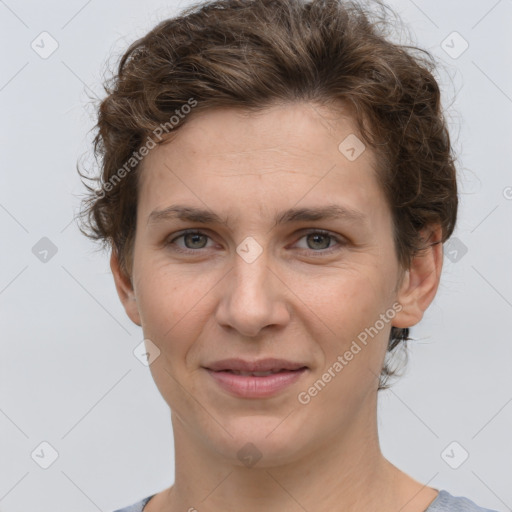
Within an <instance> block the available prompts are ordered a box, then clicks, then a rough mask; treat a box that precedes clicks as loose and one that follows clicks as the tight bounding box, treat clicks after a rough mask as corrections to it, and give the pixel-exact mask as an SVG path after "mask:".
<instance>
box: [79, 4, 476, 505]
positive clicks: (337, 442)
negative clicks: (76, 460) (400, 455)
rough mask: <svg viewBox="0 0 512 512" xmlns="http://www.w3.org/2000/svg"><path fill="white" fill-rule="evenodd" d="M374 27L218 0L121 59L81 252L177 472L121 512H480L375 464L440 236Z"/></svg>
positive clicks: (329, 12)
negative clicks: (153, 391) (160, 421)
mask: <svg viewBox="0 0 512 512" xmlns="http://www.w3.org/2000/svg"><path fill="white" fill-rule="evenodd" d="M381 7H382V8H383V11H382V13H383V14H382V15H381V16H380V17H379V16H376V15H375V13H374V12H373V13H372V12H368V11H367V10H366V9H365V8H364V7H363V6H362V5H359V4H355V3H342V2H341V1H338V0H316V1H313V2H301V1H299V0H278V1H276V0H272V1H270V0H252V1H251V0H249V1H243V0H218V1H216V2H210V3H207V4H199V5H197V6H194V7H192V8H189V9H188V10H187V11H185V12H183V13H182V15H181V16H179V17H177V18H175V19H170V20H166V21H164V22H162V23H160V24H159V25H158V26H157V27H155V28H154V29H153V30H152V31H151V32H150V33H148V34H147V35H146V36H145V37H143V38H141V39H140V40H138V41H136V42H135V43H134V44H133V45H132V46H131V47H130V48H129V49H128V50H127V52H126V53H125V55H124V56H123V58H122V59H121V62H120V65H119V70H118V73H117V75H116V76H115V77H114V80H113V82H112V84H110V85H109V87H107V92H108V95H107V97H106V98H105V99H104V100H103V102H102V103H101V106H100V109H99V118H98V134H97V137H96V140H95V149H96V151H97V154H98V156H99V157H100V159H101V162H102V174H101V176H100V177H99V179H98V183H99V185H100V188H99V189H97V190H94V189H93V188H92V187H90V188H89V190H90V191H91V194H90V197H89V199H88V202H87V203H86V208H85V210H84V212H83V213H84V220H85V229H84V233H86V234H87V235H88V236H91V237H93V238H95V239H98V240H102V241H103V242H104V243H105V244H107V245H108V246H109V247H111V248H112V254H111V268H112V272H113V275H114V280H115V285H116V289H117V292H118V294H119V297H120V299H121V301H122V303H123V305H124V307H125V310H126V312H127V314H128V316H129V318H130V319H131V320H132V321H133V322H134V323H136V324H137V325H139V326H141V327H142V330H143V333H144V338H145V347H146V354H145V355H146V357H147V359H148V364H149V366H150V370H151V373H152V375H153V378H154V380H155V383H156V385H157V386H158V389H159V390H160V392H161V394H162V396H163V398H164V399H165V401H166V402H167V404H168V405H169V407H170V410H171V417H172V426H173V434H174V442H175V454H176V460H175V475H176V477H175V482H174V484H173V485H172V486H171V487H170V488H168V489H165V490H163V491H161V492H159V493H157V494H154V495H152V496H149V497H146V498H145V499H143V500H141V501H140V502H138V503H136V504H134V505H132V506H131V507H128V508H124V509H121V511H124V512H128V511H132V512H133V511H141V510H144V511H145V512H163V511H167V512H174V511H185V510H188V511H196V510H197V511H200V512H203V511H211V512H216V511H223V512H224V511H227V510H243V511H244V512H251V511H261V510H264V511H266V512H273V511H277V510H279V511H280V512H282V511H283V510H286V511H300V510H302V511H304V510H307V511H310V512H313V511H314V512H323V511H327V510H344V511H356V510H357V511H374V510H379V511H380V512H396V511H398V510H400V511H401V512H421V511H428V512H437V511H445V510H460V511H475V512H476V511H483V510H484V509H482V508H480V507H478V506H477V505H475V504H474V503H473V502H472V501H470V500H469V499H467V498H461V497H454V496H453V495H451V494H450V493H449V492H448V491H446V490H442V489H441V490H439V489H435V488H432V487H428V486H426V485H423V484H422V483H420V482H418V481H416V480H414V479H413V478H411V477H410V476H408V475H407V474H405V473H404V472H402V471H400V470H399V469H398V468H397V467H395V466H394V465H392V464H391V463H390V462H389V461H387V460H386V459H385V458H384V457H383V455H382V453H381V451H380V447H379V440H378V431H377V412H376V411H377V395H378V391H379V390H380V389H384V388H385V387H386V386H387V378H388V377H389V376H390V375H392V374H393V370H392V369H391V367H390V365H389V360H388V356H390V355H391V354H392V352H393V351H394V350H395V349H396V347H398V346H400V345H403V343H404V342H405V341H406V340H407V339H408V329H409V328H410V327H411V326H413V325H415V324H417V323H418V322H419V321H420V320H421V318H422V316H423V314H424V312H425V310H426V309H427V308H428V306H429V305H430V303H431V302H432V300H433V298H434V296H435V294H436V291H437V288H438V284H439V279H440V274H441V268H442V256H443V253H442V243H443V242H445V241H446V240H447V239H448V238H449V237H450V235H451V234H452V231H453V229H454V226H455V221H456V215H457V185H456V172H455V165H454V158H453V154H452V148H451V145H450V138H449V134H448V131H447V128H446V124H445V121H444V117H443V114H442V112H441V108H440V91H439V87H438V84H437V83H436V80H435V79H434V77H433V75H432V64H431V61H430V60H429V58H428V57H429V55H428V54H427V53H426V52H425V54H424V55H421V54H420V53H419V52H418V53H417V54H415V53H413V49H410V48H409V49H406V48H404V47H400V46H398V45H396V44H393V43H391V42H389V41H388V40H387V39H386V38H385V36H384V32H383V28H384V27H385V26H386V25H385V23H384V21H385V20H386V17H385V15H384V12H385V10H384V6H381ZM372 16H375V18H372ZM317 244H318V245H317ZM121 511H118V512H121Z"/></svg>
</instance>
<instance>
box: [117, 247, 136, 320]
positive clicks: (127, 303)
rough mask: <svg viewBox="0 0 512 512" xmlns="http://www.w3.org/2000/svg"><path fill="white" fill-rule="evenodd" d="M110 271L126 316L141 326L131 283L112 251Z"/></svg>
mask: <svg viewBox="0 0 512 512" xmlns="http://www.w3.org/2000/svg"><path fill="white" fill-rule="evenodd" d="M110 269H111V270H112V274H113V276H114V283H115V286H116V290H117V294H118V296H119V299H120V300H121V303H122V304H123V306H124V309H125V311H126V314H127V315H128V317H129V318H130V320H131V321H132V322H133V323H134V324H136V325H138V326H141V325H142V322H141V320H140V313H139V308H138V305H137V298H136V296H135V292H134V289H133V285H132V282H131V280H130V278H129V277H128V276H127V275H126V274H125V273H124V272H123V270H122V269H121V267H120V264H119V258H118V256H117V252H116V251H115V250H114V249H113V250H112V254H111V256H110Z"/></svg>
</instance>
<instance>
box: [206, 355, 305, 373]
mask: <svg viewBox="0 0 512 512" xmlns="http://www.w3.org/2000/svg"><path fill="white" fill-rule="evenodd" d="M305 367H306V365H305V364H303V363H295V362H293V361H286V360H285V359H270V358H269V359H259V360H258V361H245V360H243V359H237V358H236V359H223V360H222V361H215V362H214V363H210V364H208V365H206V366H205V368H207V369H209V370H213V371H216V372H219V371H222V370H236V371H241V372H269V371H276V370H298V369H300V368H305Z"/></svg>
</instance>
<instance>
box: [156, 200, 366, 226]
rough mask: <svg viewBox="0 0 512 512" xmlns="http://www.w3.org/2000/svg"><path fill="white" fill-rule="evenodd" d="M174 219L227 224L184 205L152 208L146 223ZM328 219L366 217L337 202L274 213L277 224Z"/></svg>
mask: <svg viewBox="0 0 512 512" xmlns="http://www.w3.org/2000/svg"><path fill="white" fill-rule="evenodd" d="M174 219H179V220H182V221H186V222H196V223H199V224H228V221H227V219H223V218H221V217H220V216H219V215H217V214H216V213H214V212H212V211H210V210H206V209H202V208H195V207H192V206H185V205H172V206H169V207H167V208H164V209H163V210H154V211H152V212H151V213H150V215H149V216H148V221H147V224H148V225H149V224H156V223H160V222H164V221H169V220H174ZM329 219H346V220H348V221H350V222H356V223H365V221H366V220H367V217H366V215H364V214H363V213H362V212H361V211H358V210H354V209H352V208H348V207H345V206H341V205H337V204H329V205H327V206H320V207H313V208H291V209H289V210H285V211H283V212H280V213H279V214H278V215H276V217H275V219H274V221H275V224H276V225H278V224H284V223H292V222H300V221H302V222H304V221H319V220H329Z"/></svg>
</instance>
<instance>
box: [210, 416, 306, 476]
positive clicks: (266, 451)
mask: <svg viewBox="0 0 512 512" xmlns="http://www.w3.org/2000/svg"><path fill="white" fill-rule="evenodd" d="M223 426H224V428H225V429H226V431H227V432H226V431H222V434H223V435H221V436H215V438H211V437H210V438H209V440H208V444H209V445H210V446H211V448H212V449H213V450H215V451H216V452H217V453H218V454H219V456H221V457H223V458H225V459H228V460H231V461H233V463H235V464H236V465H238V466H246V467H248V468H249V467H258V468H264V467H273V466H277V465H282V464H286V463H291V462H293V461H294V460H296V459H298V458H299V457H300V451H301V450H300V447H301V445H302V443H304V441H305V439H304V429H303V427H301V426H300V425H294V422H293V421H292V420H291V418H289V417H288V418H287V415H286V413H284V414H283V415H282V416H275V415H268V416H265V415H262V414H254V415H246V416H239V417H236V418H230V419H229V420H228V419H227V418H224V419H223ZM209 432H210V433H211V432H212V430H210V431H209ZM216 432H217V433H219V434H220V432H219V429H216ZM228 432H229V434H228ZM230 434H231V435H230Z"/></svg>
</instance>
